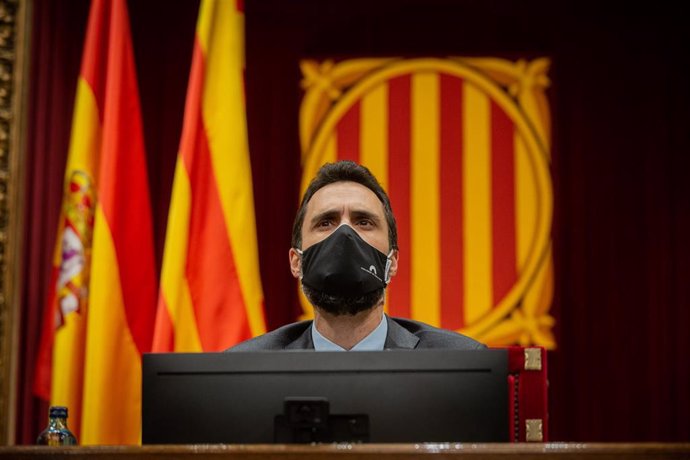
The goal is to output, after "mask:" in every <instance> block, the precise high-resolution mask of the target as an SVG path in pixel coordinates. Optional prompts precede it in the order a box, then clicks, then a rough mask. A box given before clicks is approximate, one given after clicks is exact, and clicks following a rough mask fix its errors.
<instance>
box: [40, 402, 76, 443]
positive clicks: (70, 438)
mask: <svg viewBox="0 0 690 460" xmlns="http://www.w3.org/2000/svg"><path fill="white" fill-rule="evenodd" d="M36 444H39V445H42V446H75V445H77V438H76V437H75V436H74V434H72V432H71V431H70V430H69V428H67V408H66V407H62V406H51V408H50V412H49V417H48V427H47V428H46V429H45V430H43V431H42V432H41V434H39V435H38V439H37V440H36Z"/></svg>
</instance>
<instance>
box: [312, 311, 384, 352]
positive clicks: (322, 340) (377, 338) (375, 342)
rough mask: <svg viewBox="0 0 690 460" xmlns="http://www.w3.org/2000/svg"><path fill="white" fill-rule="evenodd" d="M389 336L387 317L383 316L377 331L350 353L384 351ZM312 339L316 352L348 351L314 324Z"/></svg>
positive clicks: (358, 343)
mask: <svg viewBox="0 0 690 460" xmlns="http://www.w3.org/2000/svg"><path fill="white" fill-rule="evenodd" d="M387 335H388V321H386V315H382V317H381V322H380V323H379V325H378V326H376V329H374V330H373V331H371V334H369V335H368V336H366V337H364V338H363V339H362V340H360V341H359V342H357V344H356V345H355V346H354V347H352V348H351V349H350V351H380V350H383V347H384V345H385V344H386V336H387ZM311 339H312V342H314V350H316V351H347V350H346V349H344V348H343V347H341V346H340V345H337V344H335V343H333V342H331V341H330V340H328V339H327V338H326V337H324V336H322V335H321V333H320V332H319V331H318V330H317V329H316V326H315V324H314V323H312V324H311Z"/></svg>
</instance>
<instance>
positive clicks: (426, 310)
mask: <svg viewBox="0 0 690 460" xmlns="http://www.w3.org/2000/svg"><path fill="white" fill-rule="evenodd" d="M548 66H549V62H548V60H546V59H538V60H535V61H532V62H525V61H519V62H510V61H505V60H500V59H461V58H456V59H359V60H350V61H344V62H340V63H337V64H334V63H333V62H332V61H326V62H322V63H317V62H314V61H305V62H303V63H302V72H303V75H304V80H303V88H304V89H305V96H304V100H303V103H302V107H301V113H300V136H301V142H302V151H303V158H302V164H303V180H302V190H304V189H305V188H306V186H307V184H308V182H309V180H310V179H311V178H312V177H313V176H314V174H315V173H316V171H317V170H318V168H319V167H320V166H321V165H322V164H324V163H326V162H332V161H336V160H341V159H351V160H354V161H357V162H359V163H361V164H363V165H365V166H367V167H368V168H369V169H370V170H371V171H372V172H373V173H374V175H376V177H377V178H378V179H379V181H381V183H382V185H383V186H384V188H385V189H386V190H387V191H388V194H389V195H390V198H391V202H392V205H393V210H394V212H395V215H396V220H397V224H398V233H399V246H400V261H401V262H400V269H399V271H398V274H397V276H396V277H395V278H394V279H393V281H392V282H391V285H390V288H389V290H388V298H387V301H386V309H387V311H388V312H389V313H390V314H391V315H393V316H403V317H409V318H414V319H418V320H421V321H424V322H427V323H429V324H433V325H437V326H441V327H444V328H448V329H454V330H459V331H462V332H464V333H466V334H469V335H471V336H473V337H475V338H477V339H480V340H483V341H485V342H487V343H489V344H493V345H499V344H509V343H520V344H522V345H528V344H538V345H544V346H547V347H553V346H554V345H555V344H554V341H553V337H552V334H551V327H552V326H553V319H552V318H551V317H550V316H549V315H548V309H549V307H550V304H551V298H552V287H553V277H552V261H551V241H550V232H551V219H552V207H553V206H552V202H553V199H552V189H551V179H550V175H549V148H550V145H549V144H550V143H549V137H550V133H549V130H550V121H549V117H550V115H549V110H548V104H547V102H546V98H545V96H544V90H545V88H546V87H547V86H548V79H547V76H546V72H547V70H548ZM303 304H304V306H305V313H306V314H307V315H309V314H311V307H309V306H308V303H307V302H306V299H303Z"/></svg>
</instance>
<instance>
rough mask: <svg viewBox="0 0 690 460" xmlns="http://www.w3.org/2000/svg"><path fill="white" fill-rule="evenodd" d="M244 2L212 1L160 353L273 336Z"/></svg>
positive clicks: (181, 172) (192, 102)
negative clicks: (249, 116) (261, 255)
mask: <svg viewBox="0 0 690 460" xmlns="http://www.w3.org/2000/svg"><path fill="white" fill-rule="evenodd" d="M243 37H244V14H243V11H242V9H241V2H238V4H237V5H236V4H235V2H232V1H227V0H222V1H212V0H211V1H209V0H203V1H202V3H201V7H200V12H199V18H198V22H197V30H196V39H195V43H194V52H193V60H192V70H191V75H190V78H189V87H188V90H187V102H186V108H185V118H184V125H183V130H182V139H181V141H180V151H179V156H178V159H177V165H176V169H175V178H174V182H173V190H172V198H171V204H170V212H169V216H168V229H167V235H166V241H165V253H164V256H163V269H162V273H161V287H160V295H159V301H158V313H157V317H156V329H155V335H154V350H155V351H217V350H222V349H224V348H227V347H229V346H231V345H233V344H236V343H238V342H240V341H242V340H245V339H248V338H250V337H252V336H254V335H258V334H261V333H263V332H265V325H264V324H265V322H264V315H263V293H262V288H261V281H260V277H259V264H258V250H257V242H256V225H255V220H254V199H253V191H252V173H251V165H250V161H249V150H248V146H247V129H246V117H245V105H244V79H243V68H244V38H243Z"/></svg>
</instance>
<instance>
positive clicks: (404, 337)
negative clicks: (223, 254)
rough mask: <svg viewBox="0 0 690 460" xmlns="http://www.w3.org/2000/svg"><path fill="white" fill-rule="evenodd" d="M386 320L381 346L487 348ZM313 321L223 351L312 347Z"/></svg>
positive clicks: (433, 330) (409, 323)
mask: <svg viewBox="0 0 690 460" xmlns="http://www.w3.org/2000/svg"><path fill="white" fill-rule="evenodd" d="M386 319H387V320H388V335H387V336H386V343H385V345H384V348H385V349H387V350H395V349H415V348H417V349H421V348H452V349H455V350H476V349H481V348H486V346H485V345H484V344H482V343H479V342H477V341H476V340H474V339H471V338H469V337H467V336H464V335H462V334H458V333H456V332H452V331H447V330H445V329H439V328H436V327H433V326H429V325H428V324H424V323H420V322H419V321H412V320H409V319H402V318H391V317H389V316H386ZM311 324H312V321H301V322H299V323H292V324H288V325H287V326H283V327H281V328H278V329H276V330H275V331H272V332H269V333H268V334H264V335H261V336H259V337H255V338H253V339H250V340H247V341H246V342H242V343H240V344H238V345H235V346H234V347H232V348H230V349H228V350H226V351H258V350H313V349H314V342H313V341H312V339H311Z"/></svg>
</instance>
